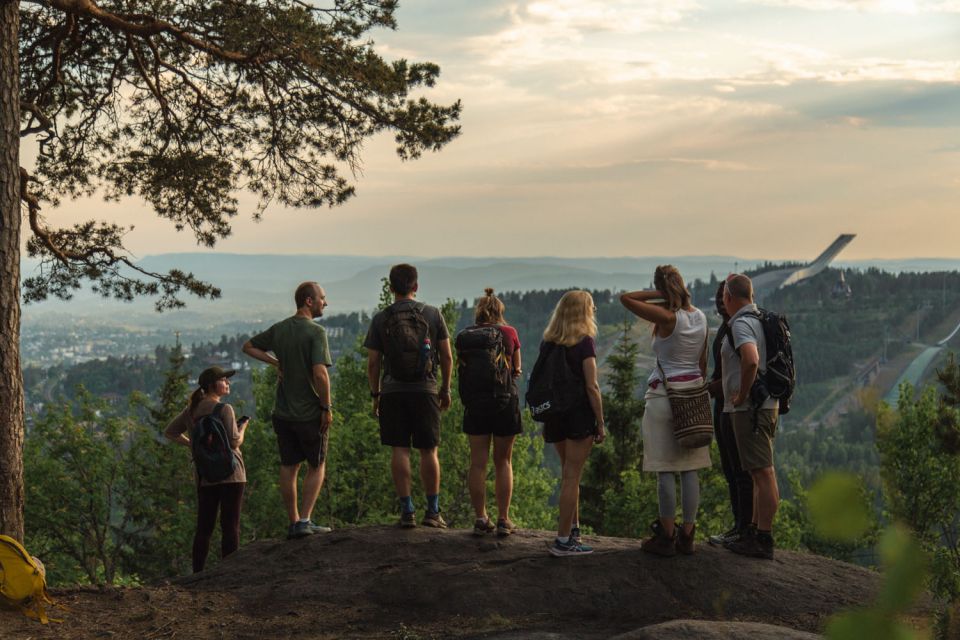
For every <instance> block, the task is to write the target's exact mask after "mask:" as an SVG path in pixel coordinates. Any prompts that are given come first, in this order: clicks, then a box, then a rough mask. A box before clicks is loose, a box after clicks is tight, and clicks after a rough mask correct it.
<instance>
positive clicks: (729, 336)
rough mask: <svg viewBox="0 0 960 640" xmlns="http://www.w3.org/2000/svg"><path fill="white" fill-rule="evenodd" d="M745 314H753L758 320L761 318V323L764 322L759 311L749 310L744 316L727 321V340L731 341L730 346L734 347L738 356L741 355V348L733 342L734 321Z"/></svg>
mask: <svg viewBox="0 0 960 640" xmlns="http://www.w3.org/2000/svg"><path fill="white" fill-rule="evenodd" d="M744 316H753V317H754V318H756V319H757V320H760V321H761V324H762V323H763V316H762V315H760V312H759V311H747V312H746V313H745V314H743V316H739V317H737V318H731V319H730V322H728V323H727V340H728V341H729V342H730V348H731V349H733V352H734V353H735V354H737V357H738V358H739V357H740V350H739V349H737V346H736V345H735V344H733V323H734V322H736V321H737V320H740V319H742V318H743V317H744ZM762 328H763V327H761V329H762ZM764 338H766V333H764Z"/></svg>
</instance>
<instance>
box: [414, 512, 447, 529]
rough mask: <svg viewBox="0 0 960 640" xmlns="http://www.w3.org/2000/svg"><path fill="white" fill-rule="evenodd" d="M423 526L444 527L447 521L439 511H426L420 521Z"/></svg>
mask: <svg viewBox="0 0 960 640" xmlns="http://www.w3.org/2000/svg"><path fill="white" fill-rule="evenodd" d="M420 524H422V525H423V526H425V527H433V528H434V529H446V528H447V523H446V521H444V519H443V516H441V515H440V512H439V511H427V513H426V514H424V516H423V520H422V521H421V522H420Z"/></svg>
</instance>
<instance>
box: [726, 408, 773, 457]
mask: <svg viewBox="0 0 960 640" xmlns="http://www.w3.org/2000/svg"><path fill="white" fill-rule="evenodd" d="M779 417H780V416H779V411H778V410H777V409H760V410H759V411H757V425H756V426H757V428H756V430H754V425H753V410H750V411H736V412H734V413H731V414H730V420H731V422H732V423H733V436H734V438H735V439H736V441H737V453H739V454H740V464H741V466H742V468H743V470H744V471H753V470H755V469H763V468H766V467H772V466H773V438H774V436H775V435H776V433H777V421H778V419H779Z"/></svg>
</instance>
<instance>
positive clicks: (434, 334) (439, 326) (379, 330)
mask: <svg viewBox="0 0 960 640" xmlns="http://www.w3.org/2000/svg"><path fill="white" fill-rule="evenodd" d="M415 304H420V303H419V302H417V301H416V300H400V301H398V302H394V303H393V304H392V305H390V306H389V307H388V308H387V309H384V310H383V311H380V312H379V313H377V315H375V316H373V320H371V321H370V328H369V329H368V330H367V338H366V340H364V341H363V346H364V347H366V348H367V349H373V350H374V351H379V352H380V353H383V354H384V357H383V360H382V362H383V368H382V372H383V380H382V381H381V383H380V393H401V392H403V393H437V363H438V356H439V349H440V342H441V341H443V340H449V339H450V334H449V333H448V332H447V325H446V323H445V322H444V321H443V314H441V313H440V310H439V309H437V308H436V307H431V306H430V305H428V304H425V305H423V311H422V313H423V318H424V320H426V321H427V326H428V332H429V335H430V342H431V345H432V349H431V351H432V357H433V367H431V368H430V371H429V372H428V373H427V376H426V379H424V380H419V381H417V382H403V381H400V380H395V379H394V378H393V377H392V376H391V375H390V358H389V357H387V354H386V353H385V351H386V348H385V347H386V345H385V330H386V322H387V313H388V312H389V311H391V310H395V309H397V308H403V307H405V306H406V307H412V306H413V305H415Z"/></svg>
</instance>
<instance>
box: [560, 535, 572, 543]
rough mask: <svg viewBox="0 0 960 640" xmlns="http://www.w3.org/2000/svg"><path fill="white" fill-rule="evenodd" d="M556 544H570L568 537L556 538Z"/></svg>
mask: <svg viewBox="0 0 960 640" xmlns="http://www.w3.org/2000/svg"><path fill="white" fill-rule="evenodd" d="M557 542H559V543H560V544H570V536H557Z"/></svg>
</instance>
